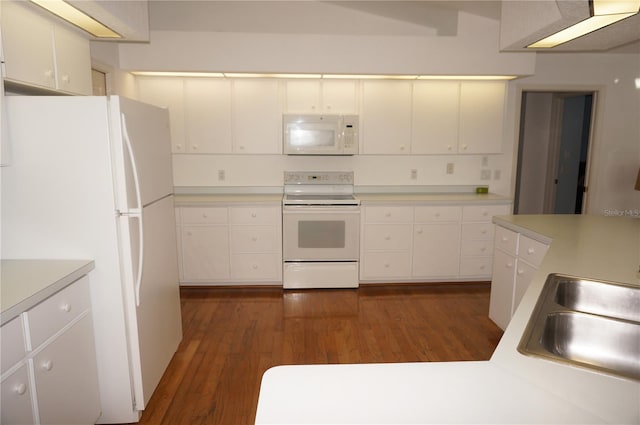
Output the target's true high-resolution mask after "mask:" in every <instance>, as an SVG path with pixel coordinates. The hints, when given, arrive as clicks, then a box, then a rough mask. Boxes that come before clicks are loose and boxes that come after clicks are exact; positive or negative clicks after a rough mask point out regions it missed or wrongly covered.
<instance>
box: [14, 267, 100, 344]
mask: <svg viewBox="0 0 640 425" xmlns="http://www.w3.org/2000/svg"><path fill="white" fill-rule="evenodd" d="M90 307H91V300H90V295H89V278H88V277H87V276H84V277H81V278H80V279H78V280H77V281H76V282H74V283H72V284H71V285H69V286H67V287H66V288H65V289H63V290H61V291H60V292H58V293H57V294H54V295H53V296H51V297H50V298H48V299H46V300H45V301H43V302H42V303H40V304H38V305H37V306H35V307H34V308H32V309H31V310H29V311H28V312H27V317H28V318H29V335H30V341H31V349H32V350H33V349H36V348H37V347H38V346H39V345H41V344H42V343H43V342H44V341H45V340H46V339H47V338H49V337H50V336H52V335H53V334H55V333H56V332H58V331H59V330H61V329H62V328H63V327H64V326H66V325H67V324H68V323H70V322H71V321H72V320H73V319H75V318H76V317H78V316H79V315H80V314H81V313H82V312H84V311H86V310H89V308H90Z"/></svg>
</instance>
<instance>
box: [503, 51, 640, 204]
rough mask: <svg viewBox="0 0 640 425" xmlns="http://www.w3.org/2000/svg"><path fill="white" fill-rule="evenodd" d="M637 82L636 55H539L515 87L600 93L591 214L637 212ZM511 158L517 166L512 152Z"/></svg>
mask: <svg viewBox="0 0 640 425" xmlns="http://www.w3.org/2000/svg"><path fill="white" fill-rule="evenodd" d="M636 78H640V56H639V55H637V54H606V53H592V54H589V53H581V54H577V53H564V54H539V55H538V57H537V61H536V73H535V75H533V76H531V77H527V78H523V79H522V80H519V81H518V82H517V83H516V84H517V88H518V89H519V90H535V89H541V90H548V91H554V90H558V91H562V90H570V89H572V88H575V89H576V90H584V89H587V90H596V91H597V92H598V96H597V100H596V104H595V107H596V116H595V122H594V123H593V131H594V134H593V138H592V141H593V143H592V145H591V148H590V149H591V155H592V157H591V164H590V165H591V169H590V175H589V178H588V185H589V192H588V198H587V213H589V214H604V215H615V214H620V213H622V214H624V213H625V211H628V212H631V213H632V214H633V212H634V211H635V214H637V213H638V211H639V210H640V192H639V191H635V190H634V189H633V186H634V183H635V179H636V176H637V173H638V168H640V119H639V118H640V90H638V89H637V88H636V86H635V79H636ZM514 106H516V107H518V106H517V105H514ZM518 108H519V107H518ZM513 155H514V156H513V161H514V163H513V164H514V166H515V159H516V156H515V151H514V153H513Z"/></svg>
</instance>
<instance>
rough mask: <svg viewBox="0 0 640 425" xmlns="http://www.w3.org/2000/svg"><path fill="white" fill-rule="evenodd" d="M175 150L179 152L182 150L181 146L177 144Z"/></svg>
mask: <svg viewBox="0 0 640 425" xmlns="http://www.w3.org/2000/svg"><path fill="white" fill-rule="evenodd" d="M176 150H177V151H181V150H182V145H181V144H180V143H178V144H177V145H176Z"/></svg>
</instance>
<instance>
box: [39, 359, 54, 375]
mask: <svg viewBox="0 0 640 425" xmlns="http://www.w3.org/2000/svg"><path fill="white" fill-rule="evenodd" d="M41 367H42V370H46V371H47V372H49V371H50V370H51V369H53V362H52V361H51V360H45V361H43V362H42V365H41Z"/></svg>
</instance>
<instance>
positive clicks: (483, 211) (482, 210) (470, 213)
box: [462, 205, 511, 222]
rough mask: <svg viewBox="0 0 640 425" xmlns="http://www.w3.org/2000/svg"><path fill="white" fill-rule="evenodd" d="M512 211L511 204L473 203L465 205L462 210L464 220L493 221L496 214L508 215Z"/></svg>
mask: <svg viewBox="0 0 640 425" xmlns="http://www.w3.org/2000/svg"><path fill="white" fill-rule="evenodd" d="M510 213H511V206H510V205H472V206H465V207H464V208H463V211H462V221H487V222H491V217H493V216H494V215H506V214H510Z"/></svg>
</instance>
